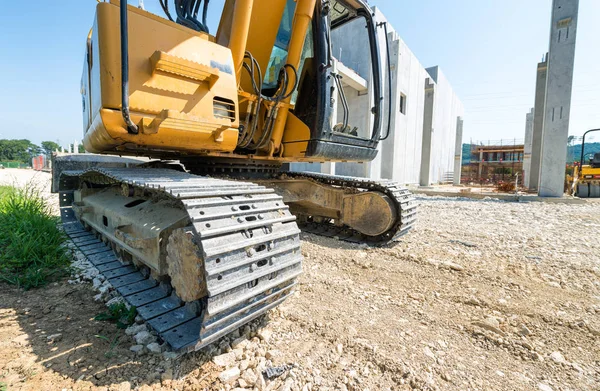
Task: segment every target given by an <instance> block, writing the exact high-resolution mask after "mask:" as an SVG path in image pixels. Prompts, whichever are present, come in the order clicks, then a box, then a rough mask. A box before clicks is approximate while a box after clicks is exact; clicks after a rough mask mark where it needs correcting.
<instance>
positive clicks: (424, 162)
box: [419, 78, 435, 186]
mask: <svg viewBox="0 0 600 391" xmlns="http://www.w3.org/2000/svg"><path fill="white" fill-rule="evenodd" d="M434 100H435V83H433V81H432V80H431V79H429V78H428V79H427V80H426V81H425V109H424V111H423V138H422V140H421V174H420V175H419V185H420V186H429V185H430V184H431V148H432V144H431V140H432V139H433V118H434V116H435V105H434Z"/></svg>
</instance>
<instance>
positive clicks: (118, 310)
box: [94, 303, 136, 329]
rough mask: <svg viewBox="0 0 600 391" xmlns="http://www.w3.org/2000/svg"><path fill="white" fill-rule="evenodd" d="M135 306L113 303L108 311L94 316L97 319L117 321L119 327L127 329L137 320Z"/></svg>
mask: <svg viewBox="0 0 600 391" xmlns="http://www.w3.org/2000/svg"><path fill="white" fill-rule="evenodd" d="M135 314H136V310H135V307H129V308H127V306H126V305H125V304H124V303H115V304H111V305H110V306H109V307H108V312H103V313H101V314H98V315H96V316H95V317H94V319H95V320H101V321H109V322H116V323H117V327H118V328H120V329H126V328H127V327H128V326H131V325H132V324H133V322H134V320H135Z"/></svg>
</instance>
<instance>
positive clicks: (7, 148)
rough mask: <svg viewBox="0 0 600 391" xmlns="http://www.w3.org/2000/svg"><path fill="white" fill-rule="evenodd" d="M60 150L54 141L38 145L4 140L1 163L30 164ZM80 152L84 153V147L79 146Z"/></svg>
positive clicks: (1, 142) (2, 141) (25, 140)
mask: <svg viewBox="0 0 600 391" xmlns="http://www.w3.org/2000/svg"><path fill="white" fill-rule="evenodd" d="M60 149H61V147H60V145H58V143H56V142H54V141H42V142H41V143H40V145H36V144H34V143H32V142H31V141H29V140H27V139H21V140H7V139H2V140H0V161H3V162H8V161H10V162H19V163H25V164H30V163H31V159H32V158H33V157H34V156H38V155H47V156H50V155H51V154H52V152H55V151H57V150H60ZM79 152H80V153H83V152H84V149H83V146H82V145H79Z"/></svg>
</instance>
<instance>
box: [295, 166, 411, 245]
mask: <svg viewBox="0 0 600 391" xmlns="http://www.w3.org/2000/svg"><path fill="white" fill-rule="evenodd" d="M285 175H287V176H288V177H294V178H307V179H310V180H313V181H315V182H318V183H321V184H326V185H330V186H337V187H341V188H344V189H347V190H348V191H373V192H379V193H381V194H382V195H385V196H387V197H388V198H389V199H390V200H392V202H393V203H394V205H395V208H396V212H397V215H396V221H395V222H394V224H393V225H392V227H391V228H390V229H389V230H387V231H386V232H384V233H382V234H380V235H377V236H369V235H365V234H363V233H360V232H358V231H356V230H354V229H352V227H348V226H337V225H335V224H334V223H333V222H332V221H327V219H324V220H323V221H316V220H315V219H314V217H313V216H303V215H301V214H298V213H296V217H297V218H298V224H299V225H300V227H301V229H302V230H303V231H306V232H311V233H314V234H316V235H322V236H327V237H335V238H337V239H340V240H344V241H348V242H354V243H369V244H373V245H384V244H386V243H389V242H394V241H396V240H398V239H399V238H400V237H401V236H403V235H405V234H406V233H408V232H409V231H410V230H411V229H412V228H413V226H414V224H415V222H416V218H417V202H416V200H415V198H414V196H413V195H412V193H410V191H409V190H408V189H407V188H405V187H403V186H401V185H399V184H398V183H396V182H392V181H384V180H382V181H374V180H369V179H364V178H356V177H346V176H338V175H327V174H317V173H309V172H286V173H285Z"/></svg>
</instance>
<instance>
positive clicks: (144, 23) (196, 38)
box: [81, 1, 239, 154]
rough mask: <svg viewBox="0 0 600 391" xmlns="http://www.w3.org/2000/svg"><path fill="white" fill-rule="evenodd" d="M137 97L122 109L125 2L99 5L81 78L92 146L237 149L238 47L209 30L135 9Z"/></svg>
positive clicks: (132, 70) (133, 83) (132, 94)
mask: <svg viewBox="0 0 600 391" xmlns="http://www.w3.org/2000/svg"><path fill="white" fill-rule="evenodd" d="M128 19H129V26H128V27H129V102H130V112H131V118H132V120H133V122H134V123H135V124H136V125H138V127H139V134H130V133H128V132H127V128H126V126H125V121H124V120H123V118H122V115H121V111H120V109H121V56H120V50H121V49H120V22H119V5H118V3H117V2H115V1H113V2H111V3H99V4H98V5H97V9H96V18H95V21H94V27H93V29H92V31H91V33H90V36H89V37H88V45H87V55H86V60H85V65H84V70H83V77H82V82H81V93H82V95H83V121H84V132H85V136H84V141H83V143H84V146H85V148H86V150H88V151H90V152H95V153H115V152H117V153H121V154H128V153H132V154H135V153H140V152H142V151H154V152H155V153H157V152H170V153H186V152H187V153H202V152H210V151H215V152H216V151H218V152H230V151H233V150H234V149H235V147H236V144H237V138H238V125H239V115H238V100H237V81H236V78H235V71H234V66H233V60H232V56H231V51H230V50H229V49H228V48H226V47H223V46H221V45H218V44H216V43H215V42H214V40H213V38H212V37H211V36H209V35H208V34H204V33H199V32H196V31H193V30H191V29H188V28H186V27H184V26H181V25H178V24H176V23H173V22H170V21H168V20H166V19H162V18H160V17H158V16H156V15H153V14H151V13H148V12H146V11H143V10H140V9H138V8H135V7H131V6H130V7H128Z"/></svg>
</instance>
